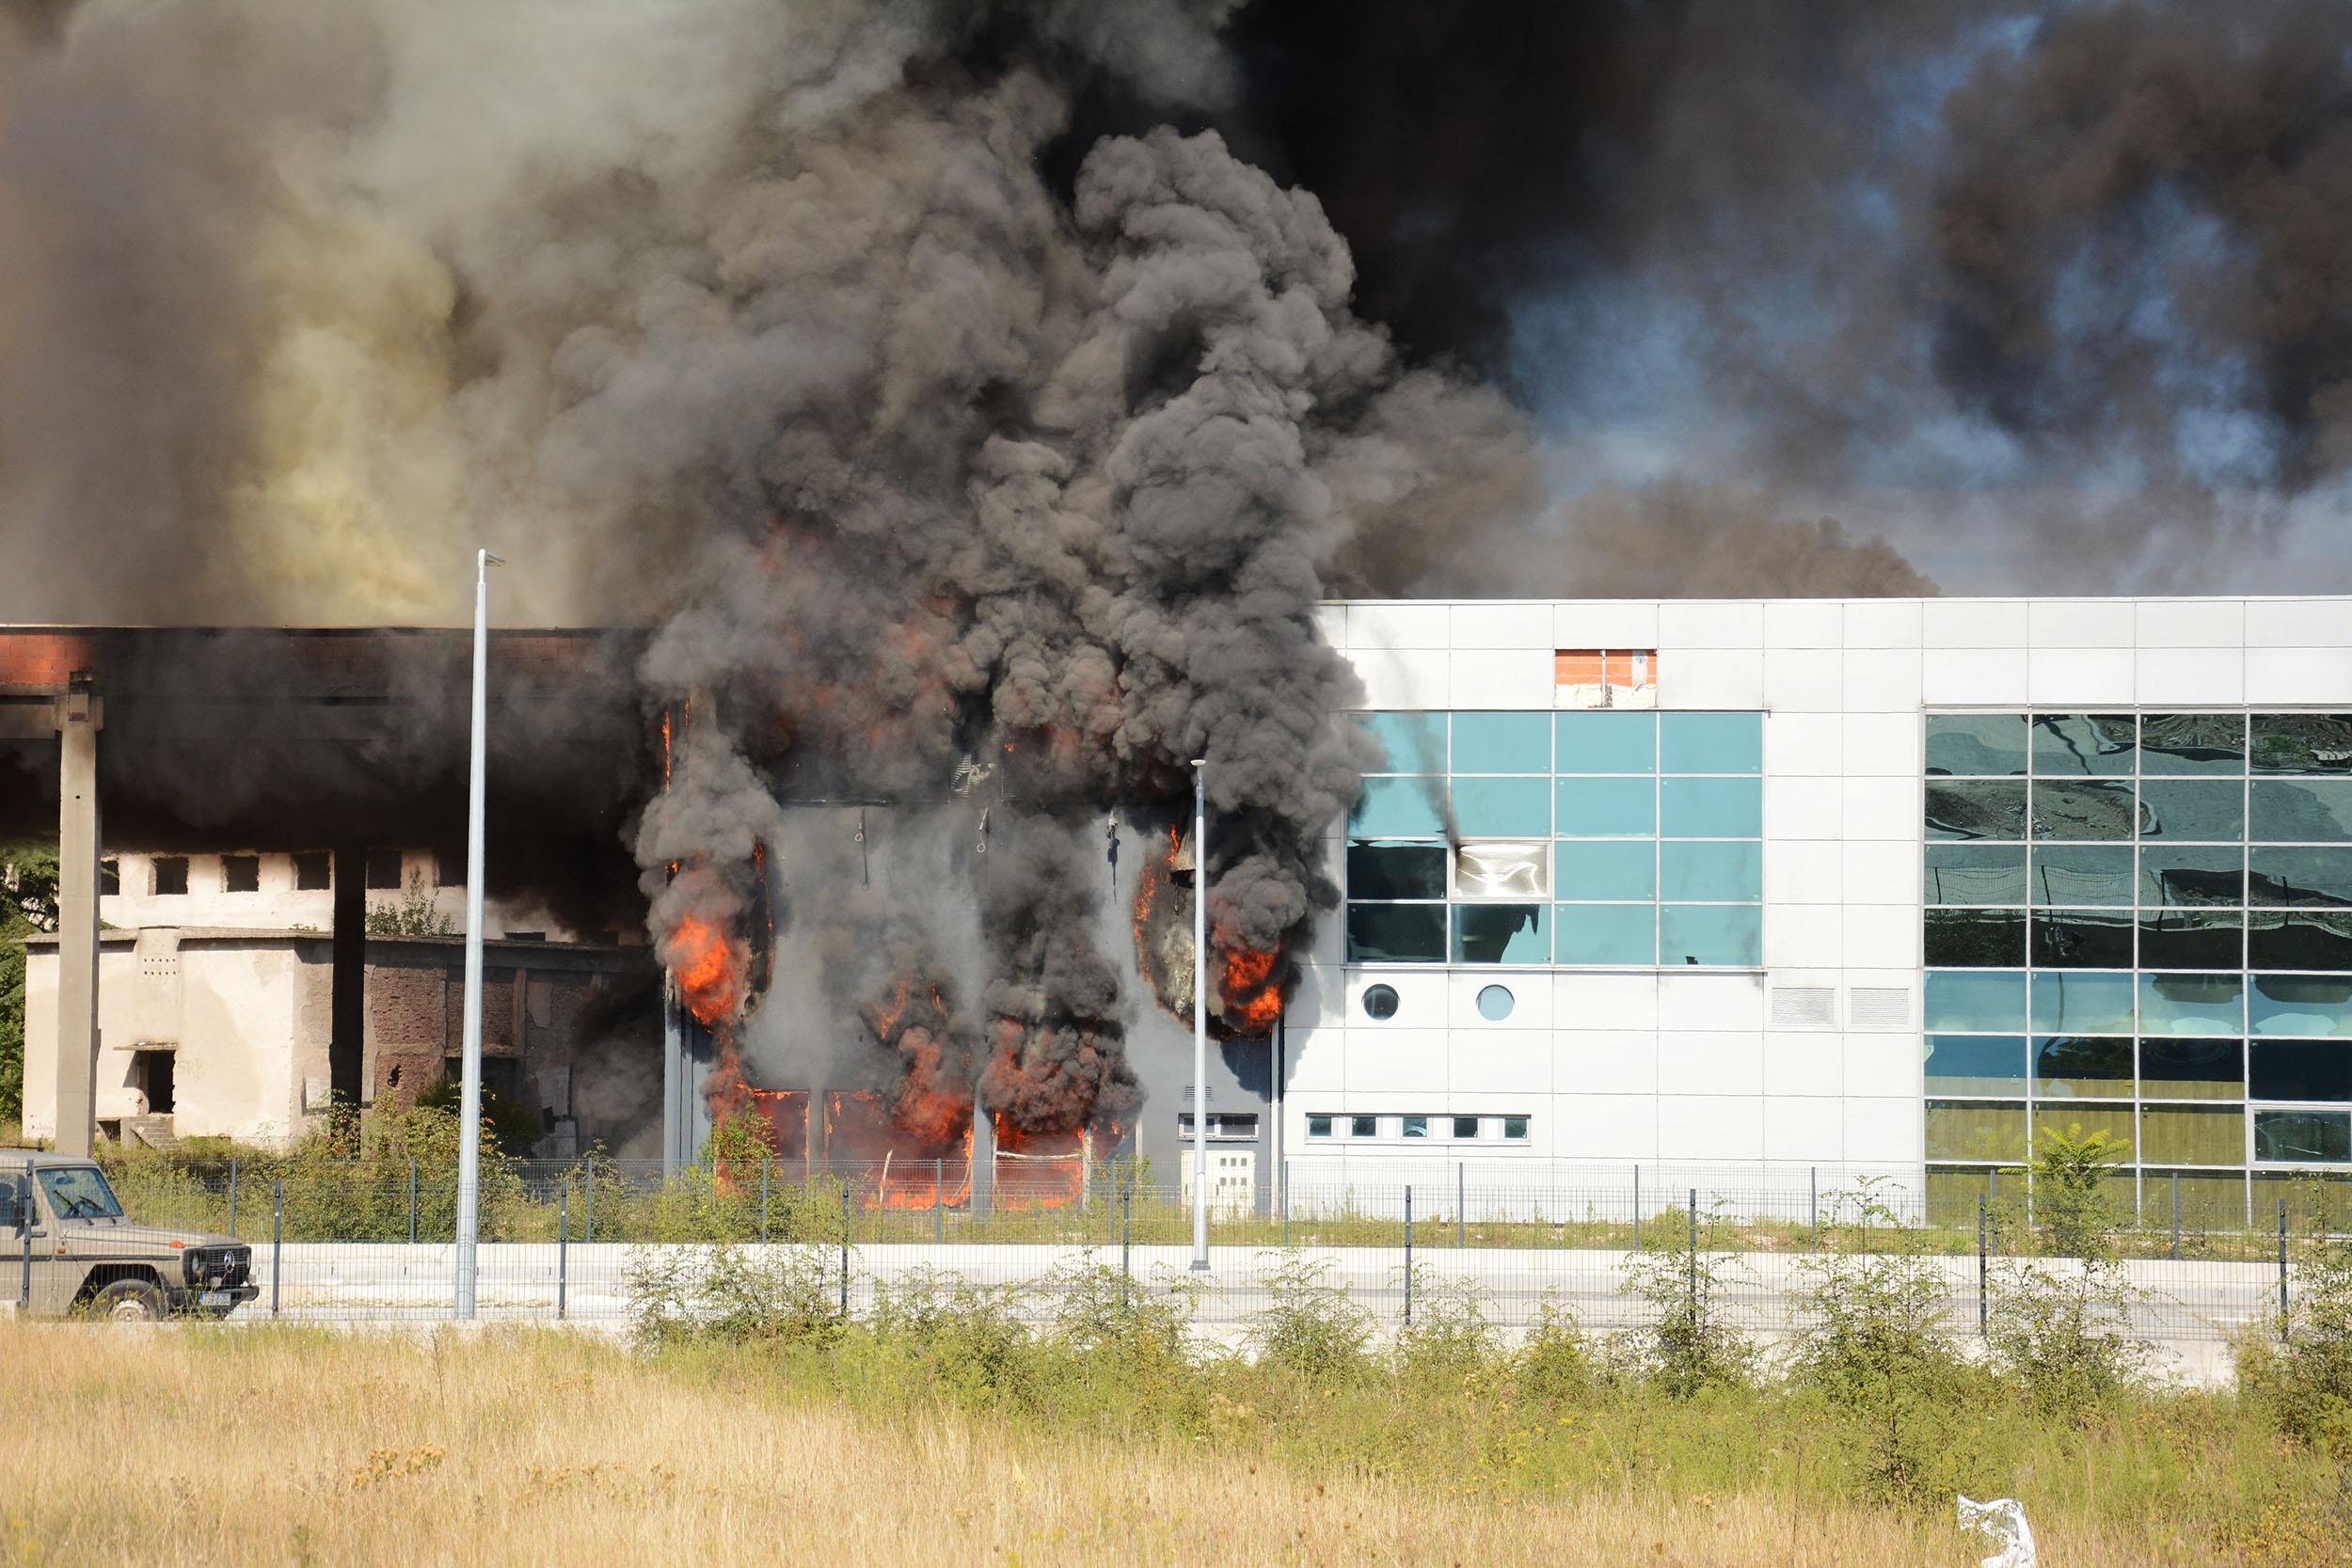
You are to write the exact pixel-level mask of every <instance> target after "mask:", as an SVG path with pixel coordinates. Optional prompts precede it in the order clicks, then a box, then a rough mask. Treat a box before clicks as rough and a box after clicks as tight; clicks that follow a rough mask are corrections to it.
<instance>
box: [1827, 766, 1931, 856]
mask: <svg viewBox="0 0 2352 1568" xmlns="http://www.w3.org/2000/svg"><path fill="white" fill-rule="evenodd" d="M1838 790H1839V794H1840V797H1841V802H1842V803H1841V806H1840V810H1841V811H1842V812H1843V814H1844V819H1845V836H1846V839H1847V841H1848V842H1849V843H1853V842H1863V843H1867V842H1869V841H1870V840H1873V839H1901V840H1903V841H1904V842H1905V843H1910V842H1913V841H1915V840H1916V839H1917V838H1918V837H1919V832H1920V828H1919V782H1918V781H1917V780H1916V779H1893V778H1883V779H1855V778H1848V779H1842V780H1840V781H1839V782H1838Z"/></svg>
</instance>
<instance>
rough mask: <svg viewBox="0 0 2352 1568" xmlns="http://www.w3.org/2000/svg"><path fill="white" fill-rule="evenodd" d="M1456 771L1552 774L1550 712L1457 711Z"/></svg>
mask: <svg viewBox="0 0 2352 1568" xmlns="http://www.w3.org/2000/svg"><path fill="white" fill-rule="evenodd" d="M1550 771H1551V715H1550V714H1549V713H1457V714H1455V715H1454V772H1456V773H1549V772H1550Z"/></svg>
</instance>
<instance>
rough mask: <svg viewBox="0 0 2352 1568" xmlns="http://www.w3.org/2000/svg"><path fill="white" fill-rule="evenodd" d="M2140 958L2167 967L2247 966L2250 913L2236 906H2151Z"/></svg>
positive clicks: (2142, 928) (2142, 924) (2143, 922)
mask: <svg viewBox="0 0 2352 1568" xmlns="http://www.w3.org/2000/svg"><path fill="white" fill-rule="evenodd" d="M2139 961H2140V963H2141V964H2142V965H2144V966H2151V967H2160V968H2164V969H2244V968H2245V967H2246V917H2245V916H2244V915H2243V914H2240V913H2239V912H2238V911H2235V910H2150V911H2147V912H2145V913H2143V914H2142V915H2141V916H2140V917H2139Z"/></svg>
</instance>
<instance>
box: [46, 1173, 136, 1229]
mask: <svg viewBox="0 0 2352 1568" xmlns="http://www.w3.org/2000/svg"><path fill="white" fill-rule="evenodd" d="M35 1174H36V1175H38V1176H39V1177H40V1190H41V1191H42V1192H44V1193H46V1194H48V1195H49V1207H50V1209H51V1210H52V1211H53V1212H56V1216H57V1217H58V1218H59V1219H65V1220H119V1219H120V1218H121V1217H122V1205H121V1204H119V1203H118V1202H116V1201H115V1190H114V1189H113V1188H112V1187H109V1186H108V1185H106V1174H105V1172H103V1171H102V1170H100V1169H99V1168H98V1167H97V1166H96V1165H47V1166H43V1167H42V1168H41V1169H40V1170H39V1171H37V1172H36V1173H35Z"/></svg>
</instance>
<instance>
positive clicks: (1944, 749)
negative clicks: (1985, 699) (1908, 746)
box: [1927, 713, 2026, 778]
mask: <svg viewBox="0 0 2352 1568" xmlns="http://www.w3.org/2000/svg"><path fill="white" fill-rule="evenodd" d="M1927 745H1928V771H1929V772H1930V773H1940V774H1959V775H1961V776H1962V777H1974V778H2001V777H2004V776H2006V775H2008V774H2011V773H2023V772H2024V771H2025V770H2026V716H2025V715H2024V714H2022V713H1931V714H1929V715H1928V736H1927Z"/></svg>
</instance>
